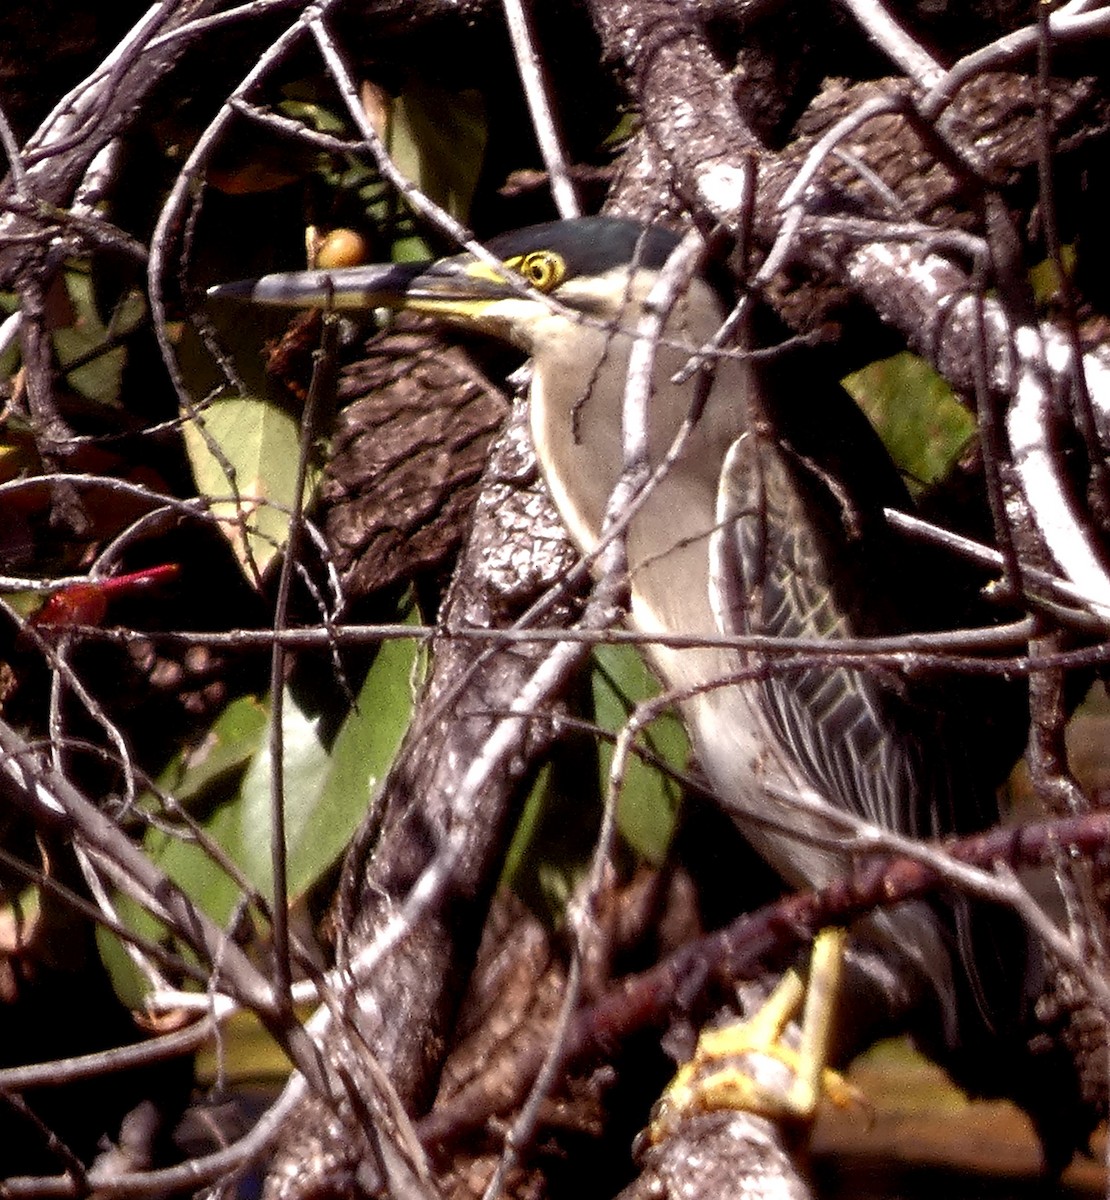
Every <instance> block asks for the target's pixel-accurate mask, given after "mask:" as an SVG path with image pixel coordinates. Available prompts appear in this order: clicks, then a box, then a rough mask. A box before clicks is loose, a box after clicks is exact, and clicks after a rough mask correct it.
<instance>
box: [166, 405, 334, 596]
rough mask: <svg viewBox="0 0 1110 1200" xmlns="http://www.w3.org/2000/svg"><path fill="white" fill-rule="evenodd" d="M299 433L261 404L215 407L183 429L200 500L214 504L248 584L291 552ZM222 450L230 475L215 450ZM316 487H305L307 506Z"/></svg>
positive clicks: (285, 416)
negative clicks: (284, 551) (289, 539)
mask: <svg viewBox="0 0 1110 1200" xmlns="http://www.w3.org/2000/svg"><path fill="white" fill-rule="evenodd" d="M300 433H301V431H300V425H299V423H298V422H297V420H296V419H295V418H294V416H293V415H292V414H291V413H289V412H286V411H285V410H284V409H283V408H281V407H279V406H278V405H277V404H273V403H270V402H268V401H266V400H262V399H259V398H257V397H255V396H228V397H225V398H223V399H220V400H215V401H213V402H212V403H211V404H210V405H208V406H207V407H206V408H205V409H204V412H203V413H202V414H200V415H198V416H197V417H196V418H195V419H193V420H188V421H186V423H185V447H186V450H187V451H188V454H189V462H190V464H191V465H192V468H193V478H194V480H195V481H196V485H197V493H198V495H201V496H208V497H211V498H213V499H215V500H216V503H214V504H213V506H212V510H213V512H214V514H215V515H216V516H217V517H218V518H219V519H220V523H221V524H220V527H221V529H222V530H223V532H224V534H225V535H226V536H227V538H228V540H229V541H230V542H231V544H232V546H233V548H234V550H235V553H236V556H237V557H238V558H239V561H240V562H241V563H242V564H243V566H244V569H245V570H246V572H247V577H248V578H254V576H255V571H256V570H257V572H258V573H259V574H261V573H262V572H264V571H265V569H266V567H267V566H268V565H269V563H270V562H271V560H272V559H273V558H274V556H275V555H276V554H278V553H279V552H280V551H281V549H282V547H283V546H284V545H285V539H286V535H287V534H288V532H289V514H290V511H291V509H292V507H293V503H294V499H295V492H296V481H297V461H298V456H299V453H300ZM213 446H217V447H219V450H220V452H222V455H223V457H224V459H225V460H226V462H227V463H228V464H229V465H230V467H231V470H232V472H233V473H234V480H232V479H230V478H229V477H228V470H227V468H226V467H225V464H224V462H221V461H220V457H219V455H218V454H217V453H216V451H215V450H214V449H213ZM314 485H315V478H314V474H313V472H311V471H310V472H309V478H308V479H307V480H306V485H305V491H306V499H307V497H308V496H309V495H310V494H311V492H312V489H313V487H314Z"/></svg>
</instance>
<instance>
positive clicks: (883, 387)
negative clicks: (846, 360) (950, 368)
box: [844, 352, 976, 491]
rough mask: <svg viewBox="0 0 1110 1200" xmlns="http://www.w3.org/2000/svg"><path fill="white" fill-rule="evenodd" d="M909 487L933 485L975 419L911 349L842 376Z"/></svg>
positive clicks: (961, 446) (963, 445)
mask: <svg viewBox="0 0 1110 1200" xmlns="http://www.w3.org/2000/svg"><path fill="white" fill-rule="evenodd" d="M844 386H845V388H846V389H847V390H848V392H849V393H850V394H851V396H852V397H853V398H854V399H855V401H856V402H857V403H858V404H859V405H860V407H861V408H862V409H863V410H864V412H865V413H867V416H868V417H869V418H870V420H871V423H872V424H873V425H874V426H875V428H876V429H877V430H878V432H879V436H880V437H881V438H882V439H883V442H884V443H885V444H886V448H887V450H888V451H889V452H890V456H891V458H893V459H894V461H895V462H896V463H897V464H898V466H899V467H900V468H901V470H902V471H903V472H905V474H906V475H907V476H908V477H909V482H910V486H911V489H913V488H914V485H916V490H919V491H920V490H922V489H924V488H928V487H931V486H932V485H933V484H935V483H938V482H940V481H941V480H942V479H944V478H945V476H946V475H947V474H948V472H949V471H950V470H951V469H952V467H953V466H954V465H955V463H956V461H957V460H958V459H959V457H960V455H961V454H963V452H964V451H965V449H966V448H967V444H968V442H969V441H970V440H971V438H973V437H974V436H975V430H976V423H975V418H974V416H972V414H971V413H970V412H968V410H967V409H966V408H964V406H963V405H962V404H961V403H960V402H959V400H957V399H956V397H955V395H954V394H953V392H952V389H951V388H950V387H949V386H948V384H947V383H946V382H945V380H944V379H943V377H942V376H940V375H939V374H937V372H936V371H934V370H933V368H932V367H931V366H930V365H929V364H928V363H927V362H925V360H924V359H921V358H918V357H917V356H916V355H913V354H910V353H908V352H903V353H901V354H896V355H894V357H893V358H887V359H884V360H882V361H881V362H875V363H871V364H870V366H867V367H864V369H863V370H862V371H856V372H855V373H854V374H853V375H849V376H848V377H847V378H846V379H845V380H844Z"/></svg>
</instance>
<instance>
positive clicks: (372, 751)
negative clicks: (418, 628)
mask: <svg viewBox="0 0 1110 1200" xmlns="http://www.w3.org/2000/svg"><path fill="white" fill-rule="evenodd" d="M418 658H419V646H418V643H417V642H416V641H415V640H413V639H411V638H394V639H391V640H390V641H388V642H384V643H383V644H382V646H381V647H380V649H379V650H378V653H377V655H376V656H375V658H374V662H373V664H372V666H371V667H370V671H369V673H368V674H367V676H366V682H365V683H364V684H363V686H362V690H361V691H360V692H359V696H358V701H357V703H356V705H355V707H354V709H352V711H351V712H350V714H349V715H348V716H347V719H346V720H345V721H344V722H343V725H342V727H341V728H340V730H339V733H338V735H337V736H336V739H335V742H334V744H333V745H332V748H331V754H330V755H329V757H328V762H327V766H326V769H325V770H324V772H323V775H322V777H321V779H320V781H319V791H318V793H317V795H316V797H315V799H314V801H313V803H312V804H311V805H310V806H300V808H299V809H298V813H297V817H298V824H297V825H296V826H294V824H293V823H292V821H289V820H288V814H287V828H286V838H287V841H288V846H289V895H290V898H291V899H293V898H295V897H299V896H301V895H303V893H304V892H305V891H307V890H308V888H309V887H310V886H311V885H312V884H313V883H315V882H316V880H317V879H318V878H319V877H320V876H321V875H322V874H323V872H324V871H325V870H327V868H328V867H330V866H331V864H332V863H333V862H334V861H335V860H336V859H337V858H338V857H339V855H340V854H341V853H342V852H343V849H344V847H345V846H346V845H347V843H348V841H350V839H351V836H352V835H353V834H354V832H355V829H356V828H357V827H358V824H359V822H360V821H361V820H362V818H363V815H364V814H365V812H366V810H367V808H368V807H369V805H370V804H371V802H372V801H373V799H374V797H375V796H376V795H377V792H378V789H379V788H380V787H381V784H382V782H383V781H384V779H385V777H386V773H387V772H388V771H389V768H390V766H391V765H392V763H393V759H394V758H395V757H396V754H397V751H398V750H399V749H400V746H401V741H402V739H403V738H404V736H405V732H406V731H407V730H408V727H409V722H410V721H411V720H412V710H413V705H414V703H415V693H414V682H415V679H414V677H415V675H416V673H417V663H418Z"/></svg>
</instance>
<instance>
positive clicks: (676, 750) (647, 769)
mask: <svg viewBox="0 0 1110 1200" xmlns="http://www.w3.org/2000/svg"><path fill="white" fill-rule="evenodd" d="M592 687H593V697H594V716H595V719H596V721H597V723H598V725H599V726H600V727H601V728H602V729H605V730H609V731H611V732H612V733H614V734H617V733H619V732H620V730H621V729H622V728H623V726H624V725H625V723H626V722H627V720H628V718H629V716H630V715H631V713H632V711H633V709H634V708H635V706H636V705H637V704H639V703H641V702H642V701H644V700H649V699H651V698H652V697H653V696H657V695H658V694H659V685H658V683H657V682H656V680H655V677H654V676H653V675H652V674H651V672H650V671H649V670H648V669H647V667H646V665H645V664H644V660H643V658H642V657H641V656H640V654H639V652H638V651H637V650H636V649H635V648H634V647H632V646H597V647H596V648H595V650H594V670H593V674H592ZM638 744H639V745H640V746H641V747H643V749H645V750H646V751H648V752H650V753H651V754H652V755H654V756H656V757H657V758H659V759H660V760H662V761H663V762H664V763H666V764H667V765H669V766H670V767H672V768H673V769H674V770H677V771H682V770H685V768H686V761H687V758H688V756H689V751H690V747H689V742H688V741H687V738H686V731H685V729H684V728H683V726H682V722H681V721H680V720H679V719H678V717H677V716H676V715H674V714H673V713H671V712H667V713H665V714H663V715H662V716H660V717H658V718H656V720H654V721H653V722H652V723H651V724H650V725H648V726H647V728H646V729H645V730H644V732H643V733H642V734H641V735H640V738H639V743H638ZM612 761H613V746H612V745H611V744H610V743H609V742H602V743H601V746H600V767H601V786H602V788H603V789H604V788H606V787H607V786H608V780H609V769H610V766H611V765H612ZM680 795H681V789H680V787H679V786H678V784H677V783H675V781H674V780H673V779H672V778H670V777H669V776H668V775H667V773H666V772H665V771H663V770H661V769H660V768H659V767H658V766H656V765H654V764H652V763H650V762H645V761H644V760H643V759H642V758H641V757H639V756H638V755H631V756H630V757H629V760H628V765H627V769H626V771H625V773H624V780H623V784H622V787H621V794H620V802H619V808H618V810H617V819H618V824H619V827H620V831H621V834H622V836H623V837H624V839H625V841H627V842H628V843H629V844H630V845H631V846H632V848H633V849H634V850H635V851H636V852H637V853H638V854H639V855H640V856H641V857H642V858H644V859H646V860H647V861H648V862H650V863H654V864H659V863H661V862H662V861H663V859H664V857H665V855H666V853H667V847H668V846H669V844H670V839H671V834H672V833H673V831H674V821H675V815H676V813H677V811H678V804H679V800H680Z"/></svg>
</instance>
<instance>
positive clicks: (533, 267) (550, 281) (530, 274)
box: [514, 250, 567, 292]
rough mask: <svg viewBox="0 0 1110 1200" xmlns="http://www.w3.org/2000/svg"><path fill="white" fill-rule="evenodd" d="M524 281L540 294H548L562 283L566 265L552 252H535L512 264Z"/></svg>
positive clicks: (559, 256)
mask: <svg viewBox="0 0 1110 1200" xmlns="http://www.w3.org/2000/svg"><path fill="white" fill-rule="evenodd" d="M514 265H515V266H516V269H517V270H518V271H519V272H520V273H521V275H523V276H524V278H525V279H527V280H528V282H529V283H530V284H531V285H532V286H533V287H534V288H536V289H538V290H539V291H541V292H550V291H551V289H552V288H556V287H558V286H559V284H560V283H562V282H563V276H564V275H566V273H567V264H566V263H565V262H564V261H563V259H562V256H561V255H558V254H556V253H555V252H554V251H552V250H535V251H533V252H532V253H531V254H525V255H524V257H523V258H521V259H520V261H519V262H517V263H515V264H514Z"/></svg>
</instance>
